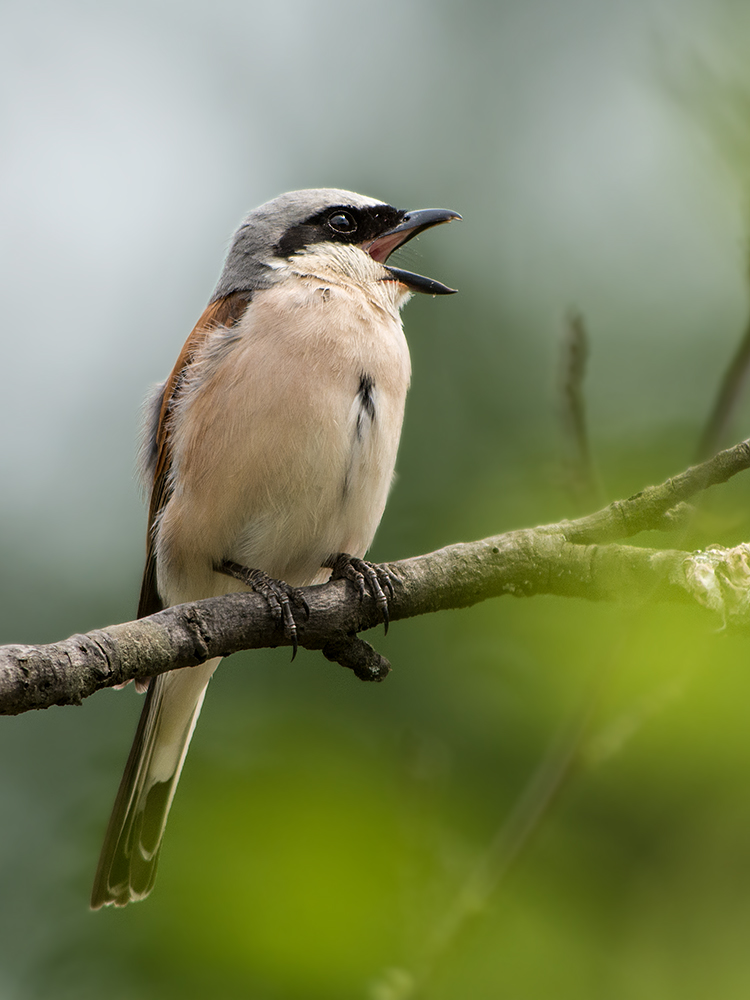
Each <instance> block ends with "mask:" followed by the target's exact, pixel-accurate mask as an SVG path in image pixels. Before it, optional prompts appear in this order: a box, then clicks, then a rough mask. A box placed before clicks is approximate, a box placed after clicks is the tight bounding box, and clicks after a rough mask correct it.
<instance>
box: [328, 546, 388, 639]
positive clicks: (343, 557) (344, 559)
mask: <svg viewBox="0 0 750 1000" xmlns="http://www.w3.org/2000/svg"><path fill="white" fill-rule="evenodd" d="M325 565H326V566H328V567H329V568H330V569H331V571H332V572H331V579H332V580H350V581H351V582H352V583H353V584H354V586H355V587H356V588H357V592H358V593H359V599H360V601H362V600H363V598H364V596H365V592H366V591H369V592H370V595H371V596H372V598H373V600H374V601H375V603H376V604H377V606H378V607H379V608H380V613H381V615H382V616H383V623H384V625H385V631H386V632H387V631H388V623H389V621H390V615H389V613H388V601H389V600H390V599H391V598H392V597H393V579H392V573H391V571H390V570H389V569H388V567H387V566H383V565H380V564H379V563H371V562H367V560H366V559H359V558H358V557H357V556H350V555H349V554H348V553H347V552H339V553H338V555H335V556H331V558H330V559H329V560H328V561H327V562H326V564H325Z"/></svg>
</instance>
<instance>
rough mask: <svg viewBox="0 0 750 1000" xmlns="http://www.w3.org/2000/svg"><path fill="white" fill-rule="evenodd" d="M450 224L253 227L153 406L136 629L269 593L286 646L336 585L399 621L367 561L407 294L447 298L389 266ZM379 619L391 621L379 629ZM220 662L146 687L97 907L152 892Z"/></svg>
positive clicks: (296, 219) (427, 215)
mask: <svg viewBox="0 0 750 1000" xmlns="http://www.w3.org/2000/svg"><path fill="white" fill-rule="evenodd" d="M458 218H460V216H459V215H458V214H457V213H456V212H450V211H447V210H444V209H426V210H423V211H416V212H405V211H401V210H400V209H397V208H393V207H392V206H391V205H387V204H384V203H383V202H380V201H376V200H374V199H372V198H366V197H363V196H362V195H359V194H354V193H353V192H351V191H341V190H335V189H327V188H324V189H311V190H305V191H292V192H291V193H288V194H284V195H281V196H280V197H279V198H275V199H274V200H273V201H269V202H267V203H266V204H264V205H261V206H260V208H257V209H255V211H253V212H251V213H250V214H249V215H248V217H247V218H246V219H245V221H244V222H243V223H242V224H241V226H240V227H239V229H238V230H237V232H236V233H235V235H234V238H233V241H232V244H231V247H230V250H229V253H228V255H227V258H226V262H225V264H224V269H223V271H222V273H221V277H220V278H219V283H218V285H217V286H216V289H215V291H214V293H213V296H212V297H211V300H210V302H209V304H208V306H207V308H206V310H205V312H204V313H203V315H202V316H201V318H200V319H199V320H198V323H197V324H196V326H195V329H194V330H193V332H192V333H191V334H190V336H189V337H188V339H187V341H186V342H185V346H184V347H183V349H182V352H181V353H180V356H179V358H178V359H177V363H176V364H175V366H174V369H173V370H172V374H171V375H170V376H169V378H168V379H167V380H166V382H164V383H163V384H161V385H159V386H158V387H157V389H156V391H155V392H154V394H153V397H152V398H151V400H150V402H149V403H148V404H147V407H148V409H147V420H146V428H145V433H144V441H143V446H142V459H143V462H142V465H143V475H144V480H145V482H146V484H147V488H148V490H149V495H150V503H149V529H148V541H147V558H146V567H145V571H144V574H143V584H142V587H141V596H140V604H139V608H138V616H139V617H144V616H146V615H150V614H153V613H154V612H156V611H159V610H160V609H162V608H164V607H169V606H171V605H175V604H182V603H184V602H186V601H193V600H198V599H201V598H204V597H214V596H219V595H221V594H226V593H227V592H229V591H236V590H247V589H250V590H255V591H257V592H258V593H260V594H263V595H264V596H265V597H266V599H267V600H268V602H269V604H270V605H271V609H272V610H273V611H274V612H275V614H276V615H277V616H278V617H279V618H283V624H284V627H285V628H286V630H287V632H288V633H289V634H290V635H291V637H292V639H293V640H294V639H295V636H296V624H295V619H294V605H295V603H296V604H297V605H299V606H302V605H303V603H304V602H302V601H300V599H299V595H298V594H297V593H296V589H295V588H298V587H302V586H306V585H309V584H315V583H322V582H324V581H325V580H327V579H328V578H329V577H330V576H331V575H332V571H333V575H335V576H346V577H348V578H350V579H352V580H354V581H355V582H356V583H358V585H359V586H360V592H362V587H363V585H366V586H367V587H368V588H369V589H370V591H371V593H372V594H373V596H374V597H376V599H377V600H378V601H379V602H380V604H381V607H382V608H383V611H384V612H387V590H388V579H387V576H385V575H384V574H383V573H382V571H378V569H377V567H373V566H372V565H371V564H369V563H366V562H364V560H363V558H362V557H363V556H364V555H365V553H366V551H367V548H368V546H369V545H370V543H371V541H372V538H373V535H374V534H375V529H376V528H377V526H378V523H379V521H380V518H381V516H382V514H383V509H384V507H385V502H386V497H387V495H388V490H389V487H390V484H391V479H392V476H393V468H394V464H395V461H396V451H397V449H398V443H399V437H400V434H401V423H402V419H403V413H404V401H405V399H406V391H407V388H408V386H409V378H410V361H409V351H408V348H407V345H406V340H405V338H404V334H403V330H402V326H401V319H400V315H399V310H400V308H401V306H403V305H404V303H405V302H406V301H407V299H408V298H409V296H410V293H411V292H426V293H428V294H431V295H443V294H448V293H450V292H452V291H453V289H451V288H447V287H446V286H445V285H441V284H440V283H439V282H437V281H433V280H432V279H430V278H425V277H422V276H421V275H418V274H412V273H411V272H409V271H403V270H400V269H399V268H395V267H390V266H388V265H387V264H386V261H387V259H388V257H389V255H390V254H391V253H392V252H393V251H394V250H395V249H396V248H397V247H399V246H401V245H403V244H404V243H406V242H407V240H410V239H411V238H412V237H413V236H416V235H417V234H418V233H421V232H422V231H423V230H425V229H428V228H429V227H431V226H435V225H438V224H439V223H443V222H449V221H450V220H451V219H458ZM386 620H387V619H386ZM218 663H219V660H218V659H212V660H209V661H207V662H206V663H204V664H202V665H201V666H197V667H192V668H189V669H184V670H175V671H171V672H169V673H165V674H161V675H160V676H158V677H156V678H155V679H152V680H151V682H150V684H149V686H148V694H147V696H146V702H145V704H144V706H143V712H142V714H141V719H140V722H139V724H138V729H137V731H136V735H135V740H134V742H133V747H132V749H131V751H130V756H129V757H128V761H127V764H126V766H125V773H124V775H123V778H122V781H121V783H120V789H119V791H118V793H117V799H116V801H115V805H114V809H113V812H112V816H111V819H110V822H109V827H108V829H107V833H106V836H105V840H104V845H103V847H102V852H101V857H100V859H99V867H98V869H97V872H96V878H95V881H94V888H93V892H92V895H91V906H92V908H93V909H97V908H98V907H100V906H102V905H108V904H112V903H113V904H115V905H116V906H124V905H125V904H126V903H129V902H131V901H134V900H139V899H143V898H145V897H146V896H147V895H148V894H149V892H150V891H151V889H152V888H153V885H154V880H155V877H156V866H157V861H158V855H159V849H160V846H161V841H162V836H163V834H164V827H165V825H166V822H167V815H168V813H169V808H170V806H171V804H172V799H173V797H174V793H175V789H176V787H177V781H178V779H179V776H180V772H181V770H182V765H183V763H184V760H185V755H186V753H187V749H188V745H189V743H190V738H191V736H192V734H193V730H194V728H195V724H196V721H197V718H198V714H199V712H200V709H201V705H202V703H203V697H204V695H205V693H206V686H207V684H208V682H209V680H210V678H211V675H212V674H213V672H214V670H215V669H216V667H217V665H218Z"/></svg>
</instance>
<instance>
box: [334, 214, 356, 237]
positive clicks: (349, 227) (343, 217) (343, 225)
mask: <svg viewBox="0 0 750 1000" xmlns="http://www.w3.org/2000/svg"><path fill="white" fill-rule="evenodd" d="M328 225H329V226H330V228H331V229H332V230H333V231H334V232H335V233H353V232H355V231H356V229H357V223H356V222H355V221H354V218H353V216H351V215H349V213H348V212H334V213H333V215H330V216H329V217H328Z"/></svg>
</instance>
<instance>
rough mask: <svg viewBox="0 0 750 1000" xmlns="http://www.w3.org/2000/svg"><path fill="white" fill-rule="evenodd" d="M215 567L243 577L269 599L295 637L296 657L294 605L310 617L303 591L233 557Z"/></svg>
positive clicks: (275, 613) (275, 614) (294, 649)
mask: <svg viewBox="0 0 750 1000" xmlns="http://www.w3.org/2000/svg"><path fill="white" fill-rule="evenodd" d="M215 569H216V571H217V573H224V574H225V575H226V576H231V577H234V579H235V580H240V581H241V582H242V583H244V584H245V586H247V587H249V588H250V589H251V590H252V591H253V593H254V594H259V595H260V596H261V597H263V598H265V600H266V602H267V604H268V607H269V609H270V611H271V614H272V615H273V617H274V618H275V620H276V622H277V624H279V625H283V627H284V631H285V632H286V634H287V635H288V636H289V638H290V639H291V642H292V659H294V657H295V656H296V655H297V622H296V621H295V620H294V612H293V611H292V604H298V605H299V606H300V607H301V608H302V610H303V611H304V612H305V617H306V618H307V617H309V616H310V608H309V607H308V605H307V601H306V600H305V598H304V597H303V596H302V592H301V591H300V590H298V589H297V588H296V587H290V586H289V584H288V583H285V582H284V581H283V580H274V579H273V577H271V576H269V575H268V574H267V573H264V572H263V570H262V569H248V567H247V566H241V565H240V564H239V563H236V562H232V561H231V560H230V559H225V560H224V561H223V562H221V563H217V565H216V566H215Z"/></svg>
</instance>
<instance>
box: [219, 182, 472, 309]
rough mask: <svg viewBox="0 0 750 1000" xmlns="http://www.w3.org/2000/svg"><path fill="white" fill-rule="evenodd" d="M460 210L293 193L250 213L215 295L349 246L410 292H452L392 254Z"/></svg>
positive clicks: (334, 193) (330, 191) (265, 282)
mask: <svg viewBox="0 0 750 1000" xmlns="http://www.w3.org/2000/svg"><path fill="white" fill-rule="evenodd" d="M460 218H461V216H460V215H459V214H458V213H457V212H452V211H450V210H448V209H443V208H426V209H419V210H417V211H412V212H407V211H404V210H402V209H399V208H394V207H393V206H392V205H387V204H386V203H385V202H381V201H376V200H375V199H374V198H367V197H365V196H364V195H361V194H355V193H354V192H353V191H343V190H339V189H336V188H310V189H307V190H303V191H290V192H289V193H288V194H283V195H280V196H279V197H278V198H274V199H273V200H272V201H268V202H266V203H265V204H264V205H261V206H260V207H259V208H256V209H255V210H254V211H252V212H251V213H250V214H249V215H248V216H247V218H246V219H245V220H244V222H243V223H242V225H241V226H240V227H239V229H238V230H237V232H236V233H235V235H234V238H233V240H232V245H231V247H230V250H229V254H228V255H227V260H226V263H225V265H224V271H223V272H222V275H221V278H220V280H219V284H218V286H217V288H216V291H215V293H214V298H220V297H221V296H223V295H228V294H230V293H231V292H235V291H244V290H252V289H255V288H264V287H268V286H269V285H271V284H273V283H274V281H275V280H277V276H280V274H281V273H282V272H283V270H284V269H285V268H287V267H288V266H289V264H290V263H293V261H294V258H295V257H299V256H300V255H302V254H305V255H307V254H313V255H314V254H315V253H316V252H317V253H321V254H324V253H325V251H326V249H330V248H331V247H342V246H346V247H351V248H355V249H356V250H358V251H360V252H361V253H363V254H367V255H369V257H370V258H371V259H372V260H374V261H376V262H377V263H379V264H381V265H383V277H382V279H381V280H384V281H398V282H400V283H401V284H403V285H405V286H406V287H407V288H408V289H409V290H410V291H413V292H425V293H427V294H429V295H449V294H451V293H453V292H454V291H455V289H453V288H448V286H447V285H443V284H441V283H440V282H439V281H435V280H434V279H432V278H425V277H423V276H422V275H420V274H414V273H412V272H411V271H404V270H402V269H400V268H396V267H390V266H389V265H387V264H386V261H387V260H388V258H389V256H390V255H391V254H392V253H393V251H394V250H396V249H397V248H398V247H400V246H403V245H404V243H407V242H408V241H409V240H410V239H413V237H415V236H418V235H419V233H422V232H424V230H425V229H430V228H431V227H432V226H437V225H440V224H441V223H443V222H450V221H451V220H452V219H460Z"/></svg>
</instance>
